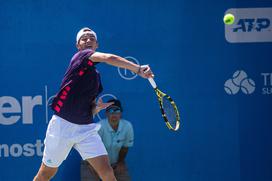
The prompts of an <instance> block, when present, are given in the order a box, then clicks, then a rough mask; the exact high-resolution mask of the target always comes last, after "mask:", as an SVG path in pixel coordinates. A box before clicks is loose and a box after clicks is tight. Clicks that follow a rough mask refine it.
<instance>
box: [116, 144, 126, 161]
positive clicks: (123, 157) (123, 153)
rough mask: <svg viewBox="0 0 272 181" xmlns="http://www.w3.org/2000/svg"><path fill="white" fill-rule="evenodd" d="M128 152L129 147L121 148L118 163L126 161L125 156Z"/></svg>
mask: <svg viewBox="0 0 272 181" xmlns="http://www.w3.org/2000/svg"><path fill="white" fill-rule="evenodd" d="M127 153H128V147H122V148H121V149H120V151H119V156H118V161H117V164H118V163H124V162H125V158H126V156H127Z"/></svg>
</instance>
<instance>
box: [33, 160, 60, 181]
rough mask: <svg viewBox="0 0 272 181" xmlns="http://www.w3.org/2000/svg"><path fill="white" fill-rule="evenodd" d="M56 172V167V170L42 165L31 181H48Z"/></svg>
mask: <svg viewBox="0 0 272 181" xmlns="http://www.w3.org/2000/svg"><path fill="white" fill-rule="evenodd" d="M57 170H58V167H56V168H53V167H48V166H46V165H45V164H44V163H42V165H41V167H40V169H39V171H38V173H37V175H36V176H35V177H34V180H33V181H48V180H50V179H51V178H52V177H53V176H54V175H55V174H56V173H57Z"/></svg>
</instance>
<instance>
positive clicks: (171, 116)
mask: <svg viewBox="0 0 272 181" xmlns="http://www.w3.org/2000/svg"><path fill="white" fill-rule="evenodd" d="M162 107H163V110H164V113H165V116H166V118H167V120H168V122H169V124H170V125H171V127H172V128H173V129H175V127H176V124H177V115H176V110H175V108H174V106H173V105H172V103H171V101H170V100H169V99H167V97H166V96H164V97H163V98H162Z"/></svg>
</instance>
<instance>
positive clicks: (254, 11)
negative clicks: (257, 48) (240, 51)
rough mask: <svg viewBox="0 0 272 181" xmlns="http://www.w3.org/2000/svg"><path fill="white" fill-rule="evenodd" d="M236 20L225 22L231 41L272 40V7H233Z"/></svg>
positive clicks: (227, 35)
mask: <svg viewBox="0 0 272 181" xmlns="http://www.w3.org/2000/svg"><path fill="white" fill-rule="evenodd" d="M227 13H231V14H233V15H234V17H235V21H234V23H233V24H231V25H226V24H225V38H226V40H227V41H228V42H229V43H250V42H272V22H271V21H272V8H231V9H228V10H227V11H226V12H225V14H227Z"/></svg>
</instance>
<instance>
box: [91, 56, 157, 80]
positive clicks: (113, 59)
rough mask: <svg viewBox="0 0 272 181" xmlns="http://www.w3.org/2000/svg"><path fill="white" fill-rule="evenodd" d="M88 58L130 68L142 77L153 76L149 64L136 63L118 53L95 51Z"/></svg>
mask: <svg viewBox="0 0 272 181" xmlns="http://www.w3.org/2000/svg"><path fill="white" fill-rule="evenodd" d="M89 59H91V60H92V61H93V62H104V63H107V64H109V65H113V66H116V67H120V68H124V69H128V70H131V71H132V72H134V73H136V74H139V75H140V76H141V77H143V78H150V77H153V76H154V75H153V73H152V71H151V69H150V68H149V66H147V65H146V66H140V65H137V64H135V63H133V62H130V61H128V60H127V59H125V58H122V57H120V56H118V55H114V54H109V53H101V52H95V53H93V54H92V55H91V56H90V57H89Z"/></svg>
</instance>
